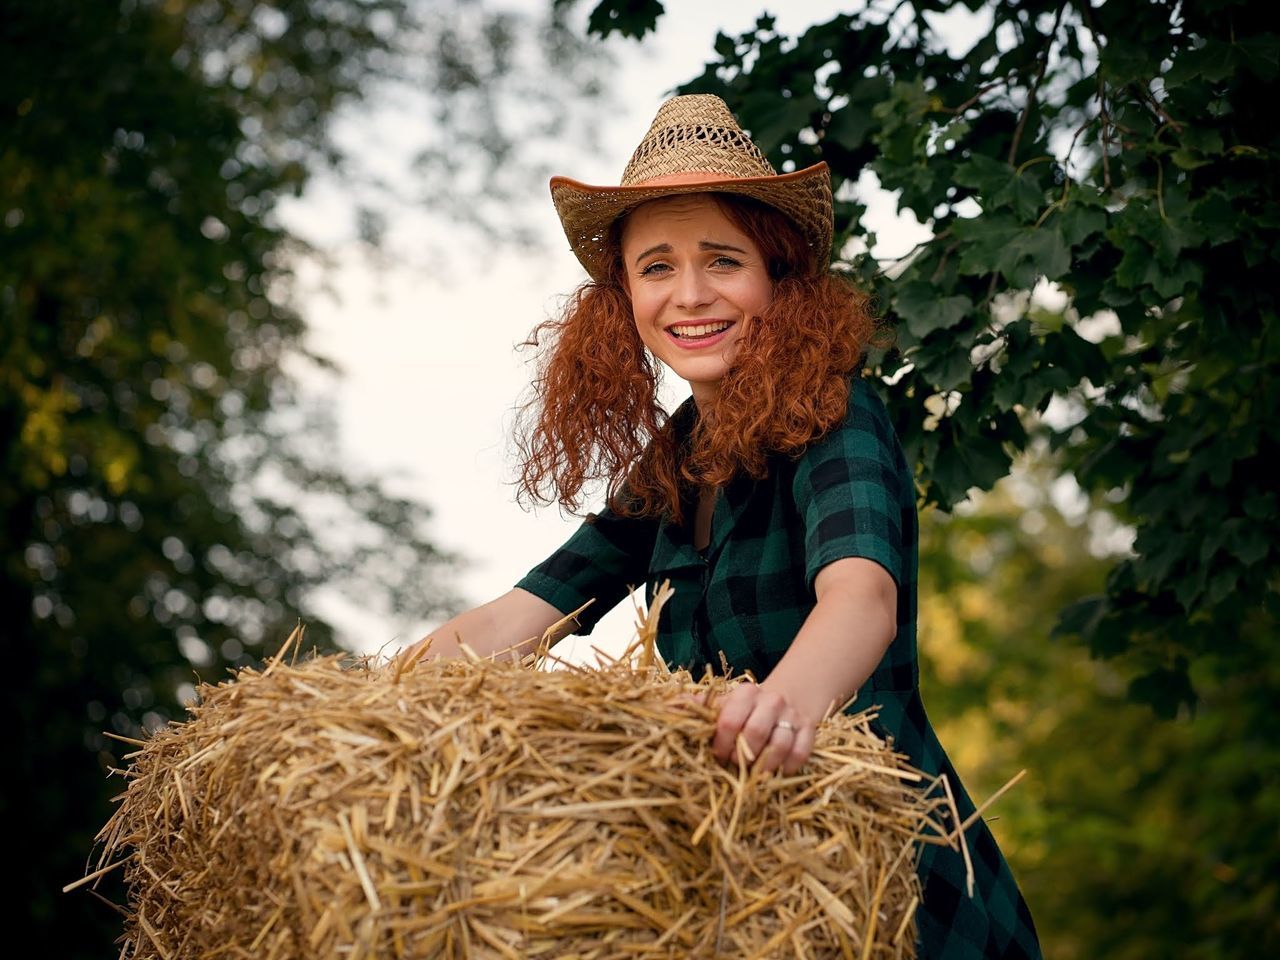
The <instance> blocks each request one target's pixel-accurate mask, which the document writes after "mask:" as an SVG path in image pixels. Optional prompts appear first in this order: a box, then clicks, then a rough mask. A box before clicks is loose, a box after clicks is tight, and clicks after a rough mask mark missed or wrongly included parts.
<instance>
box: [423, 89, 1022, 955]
mask: <svg viewBox="0 0 1280 960" xmlns="http://www.w3.org/2000/svg"><path fill="white" fill-rule="evenodd" d="M551 191H552V197H553V199H554V201H555V204H556V209H557V211H558V213H559V214H560V219H561V223H562V224H563V225H564V228H565V234H566V236H567V237H568V239H569V243H570V245H571V246H572V248H573V250H574V252H575V253H576V254H577V256H578V259H579V260H580V261H581V263H582V264H583V266H584V267H585V268H586V270H587V272H588V273H589V274H590V276H591V279H590V281H589V282H587V283H585V284H583V285H582V286H581V287H580V288H579V289H578V290H577V291H576V293H575V294H574V295H573V296H572V297H571V298H570V299H569V301H568V303H567V304H566V307H565V309H564V311H563V313H562V314H561V316H559V317H558V318H555V319H553V320H550V321H548V322H546V323H544V324H542V325H540V326H539V327H538V328H537V329H536V330H535V331H534V334H533V336H532V337H531V338H530V343H531V344H533V345H541V346H543V347H544V348H545V350H544V353H543V355H542V366H541V368H540V371H539V375H538V377H537V378H536V379H535V381H534V392H535V399H534V402H533V403H532V404H531V405H530V406H529V407H527V408H526V413H527V414H528V416H529V419H528V420H527V421H526V422H525V424H524V432H523V434H522V435H521V437H520V438H519V440H520V443H521V451H522V453H523V455H524V470H523V474H522V487H523V491H524V493H525V495H526V496H528V497H529V498H531V499H534V500H541V501H543V502H556V503H558V504H559V505H560V506H561V507H563V508H567V509H576V508H578V507H580V505H581V503H580V501H581V498H582V491H583V488H584V485H585V484H587V483H588V482H590V481H595V480H603V481H605V482H606V483H607V485H608V502H607V504H606V505H605V508H604V509H603V510H602V511H601V512H600V513H599V515H593V516H590V517H588V518H587V522H585V523H584V524H583V525H582V526H581V527H580V528H579V529H578V531H577V532H576V533H574V535H573V536H572V537H571V538H570V539H569V541H568V542H567V543H566V544H565V545H564V546H563V547H562V548H561V549H560V550H558V551H556V552H555V553H554V554H552V556H550V557H548V558H547V559H546V560H545V561H543V562H542V563H541V564H539V565H538V566H536V567H535V568H534V569H533V570H531V571H530V572H529V573H528V575H526V576H525V577H524V578H523V579H522V580H521V581H520V582H519V583H518V584H517V585H516V587H515V588H514V589H513V590H511V591H509V592H508V593H506V594H504V595H503V596H501V597H499V598H497V599H496V600H493V601H491V602H490V603H487V604H485V605H483V606H481V607H478V608H477V609H475V610H472V611H468V612H466V613H463V614H461V615H460V616H458V617H455V618H454V619H453V620H451V621H449V623H447V624H445V625H444V626H443V627H441V628H440V629H439V630H437V631H436V632H435V638H436V641H437V642H436V643H435V644H434V645H433V647H432V651H431V652H432V654H433V655H436V656H442V655H449V654H451V653H454V652H456V651H457V649H458V644H459V642H460V641H465V642H466V643H467V644H468V645H469V646H470V647H472V648H473V649H474V650H476V651H477V652H479V653H481V654H487V653H491V652H494V651H497V650H501V649H504V648H508V647H517V648H519V649H523V648H524V647H527V646H528V645H530V644H531V643H532V641H529V640H528V639H527V638H529V637H537V636H540V635H541V634H542V633H543V632H544V631H545V630H547V629H550V628H551V627H552V626H553V625H555V624H557V623H567V625H566V626H565V627H564V628H563V629H565V631H566V632H577V633H589V632H590V631H591V629H592V628H593V627H594V625H595V623H596V622H597V621H598V620H599V618H600V617H601V616H602V615H603V614H604V613H605V612H606V611H607V610H609V609H610V608H611V607H613V606H614V605H615V604H617V603H618V601H619V600H621V599H622V598H623V597H624V596H626V595H627V593H628V592H629V588H630V587H631V586H632V585H636V584H640V583H644V584H646V587H647V594H648V597H649V599H650V600H651V601H652V599H653V596H654V592H655V588H656V586H657V585H658V584H660V583H662V582H664V581H668V582H670V584H671V586H672V587H673V589H674V593H673V595H672V596H671V598H670V600H669V601H668V602H667V604H666V606H665V607H663V608H662V613H661V616H660V618H659V621H658V625H657V626H658V630H657V645H658V647H659V650H660V651H661V653H662V655H663V658H664V659H665V661H666V662H667V664H669V665H670V666H672V667H673V668H674V667H683V668H686V669H688V670H690V671H691V672H692V673H693V674H694V675H695V676H700V675H701V674H702V673H703V672H704V671H705V670H708V669H710V670H713V671H721V670H724V669H726V668H728V669H732V670H733V671H734V672H735V673H736V674H742V673H749V674H750V675H751V676H752V677H754V678H756V679H757V680H758V682H757V683H742V684H738V685H736V686H733V687H732V689H731V690H730V691H729V692H728V693H727V694H725V695H724V696H723V698H722V699H721V700H720V702H719V704H718V714H717V719H716V724H715V729H714V732H713V734H712V738H713V739H712V750H713V752H714V754H715V756H716V757H717V758H718V759H719V760H720V761H721V762H723V763H734V762H743V763H749V764H754V765H755V766H756V767H757V769H759V770H762V771H764V772H771V771H782V772H783V773H786V774H792V773H795V772H797V771H799V770H800V768H801V767H802V766H803V765H804V764H805V762H806V761H807V760H808V759H809V756H810V753H811V752H812V748H813V743H814V737H815V732H816V728H817V725H818V724H819V723H820V722H822V720H823V718H824V717H825V716H827V715H828V713H830V712H831V711H832V710H834V709H838V708H840V707H841V706H844V705H847V706H846V708H847V709H849V710H853V711H858V710H863V709H872V708H874V709H875V710H876V711H877V713H878V716H877V717H876V719H875V720H874V721H873V724H874V728H875V729H876V731H877V732H878V733H879V734H880V735H881V736H883V737H885V738H886V739H889V740H891V741H892V743H893V745H894V748H895V749H897V750H899V751H901V752H903V753H905V754H906V755H907V756H908V758H909V759H910V761H911V763H912V764H913V765H914V766H915V767H917V768H918V769H921V770H923V771H925V772H927V773H928V774H930V775H932V776H936V777H939V778H941V779H942V781H943V782H945V783H946V784H947V791H948V792H949V793H951V792H954V795H955V799H956V804H957V808H958V811H959V815H960V817H961V819H962V820H964V819H972V820H973V821H974V823H973V826H972V828H971V829H970V830H969V832H968V834H967V836H966V838H965V842H966V843H967V844H968V846H969V849H968V850H965V851H963V852H962V851H957V850H953V849H950V848H945V847H940V846H935V845H931V844H926V845H924V846H923V847H922V849H921V853H920V857H919V860H918V863H917V867H918V871H919V874H920V879H921V884H922V888H923V899H922V902H921V905H920V909H919V911H918V913H917V935H918V941H919V954H920V955H921V956H926V957H934V958H936V957H948V958H950V957H966V958H968V957H979V956H992V957H994V956H999V957H1010V958H1018V957H1022V958H1032V957H1038V956H1039V947H1038V944H1037V942H1036V936H1035V929H1034V925H1033V924H1032V921H1031V917H1030V914H1029V913H1028V911H1027V908H1026V904H1025V903H1024V902H1023V900H1022V896H1021V894H1020V893H1019V891H1018V887H1017V884H1016V883H1015V882H1014V879H1013V876H1012V874H1011V873H1010V871H1009V867H1008V865H1007V864H1006V863H1005V861H1004V858H1003V857H1002V856H1001V854H1000V851H999V849H998V848H997V847H996V844H995V840H994V839H993V837H992V835H991V833H990V831H989V830H988V829H987V827H986V824H985V823H983V822H982V820H981V818H980V817H978V816H977V814H976V813H975V808H974V805H973V803H972V801H971V800H970V798H969V796H968V794H967V793H966V792H965V790H964V788H963V786H962V785H961V784H960V782H959V779H958V778H957V777H956V773H955V770H954V768H953V767H952V765H951V761H950V760H949V759H948V757H947V755H946V753H945V751H944V750H943V749H942V746H941V744H940V743H939V742H938V740H937V737H936V735H935V734H934V731H933V727H932V725H931V724H930V722H929V719H928V717H927V715H926V714H925V711H924V705H923V703H922V701H921V699H920V691H919V671H918V667H917V657H916V568H917V549H918V546H917V541H918V535H917V520H916V491H915V486H914V480H913V472H912V469H911V466H910V465H909V464H908V462H907V460H906V457H905V456H904V454H903V450H902V447H901V445H900V444H899V442H898V438H897V436H896V435H895V433H894V430H893V426H892V423H891V421H890V419H889V415H888V412H887V410H886V409H885V407H884V404H883V403H882V401H881V400H880V397H879V395H878V394H877V392H876V391H875V390H874V389H873V388H872V387H871V385H870V384H869V383H868V382H867V381H866V380H864V379H862V378H861V376H860V373H861V365H862V363H863V359H864V355H865V351H866V348H867V347H868V345H869V344H870V343H871V341H872V340H873V338H874V337H875V335H876V326H875V323H874V321H873V320H872V318H871V316H870V314H869V312H868V310H867V301H866V297H865V296H864V295H863V294H862V293H861V292H859V291H858V290H857V289H855V288H854V287H853V286H852V285H851V284H850V283H848V282H847V281H846V280H845V279H844V278H842V277H840V276H838V275H836V274H834V273H833V272H831V271H830V270H829V268H828V259H829V256H830V245H831V188H830V178H829V176H828V173H827V169H826V166H825V164H817V165H816V166H813V167H809V168H807V169H805V170H800V171H797V172H795V173H790V174H783V175H777V174H775V173H774V172H773V169H772V167H770V166H769V164H768V162H767V161H766V160H765V158H764V157H763V156H762V155H761V154H760V152H759V150H757V149H756V147H755V145H754V144H752V143H751V140H750V138H749V137H747V135H746V134H745V133H743V131H742V130H740V129H739V128H738V126H737V123H736V121H735V120H734V118H733V116H732V115H731V114H730V113H729V111H728V108H727V107H726V105H725V104H724V103H723V101H721V100H719V99H718V98H716V97H710V96H688V97H677V98H675V99H674V100H670V101H668V102H667V103H666V104H664V105H663V107H662V108H661V110H660V111H659V113H658V116H657V118H656V119H655V120H654V123H653V126H652V127H651V128H650V130H649V133H648V135H647V136H646V137H645V139H644V140H643V141H642V142H641V144H640V146H639V147H638V148H637V150H636V152H635V154H634V155H633V156H632V159H631V162H630V164H628V166H627V170H626V172H625V173H624V174H623V177H622V184H621V185H620V186H618V187H594V186H588V185H585V184H580V183H577V182H575V181H572V180H566V179H564V178H555V179H553V180H552V183H551ZM658 361H661V362H662V363H665V364H666V365H667V366H669V367H670V368H671V369H672V370H673V371H674V372H675V373H676V375H677V376H679V377H681V378H682V379H684V380H686V381H687V382H688V383H689V385H690V389H691V393H692V396H691V397H690V399H689V400H688V401H687V402H686V403H684V404H683V405H681V406H680V407H679V408H678V409H677V410H676V411H674V412H673V413H672V414H671V415H670V416H668V415H667V413H666V412H665V411H664V410H663V409H662V408H661V406H660V405H659V404H658V401H657V385H658V384H657V381H658V376H657V371H658V369H659V366H658ZM588 601H595V603H594V605H593V606H591V607H590V608H589V609H588V610H587V611H586V612H583V613H580V614H579V616H578V618H577V619H576V620H574V619H572V618H569V616H568V615H569V614H571V613H572V612H574V611H576V610H578V609H579V608H580V607H582V606H583V604H584V603H586V602H588Z"/></svg>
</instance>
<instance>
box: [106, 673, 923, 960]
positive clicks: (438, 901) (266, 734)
mask: <svg viewBox="0 0 1280 960" xmlns="http://www.w3.org/2000/svg"><path fill="white" fill-rule="evenodd" d="M403 666H404V665H403V664H395V663H393V664H387V665H381V666H379V665H372V664H370V663H367V662H366V663H363V664H356V665H354V666H353V665H352V664H350V663H344V661H343V659H342V658H340V657H323V658H314V659H309V660H305V661H303V662H298V663H295V664H293V665H290V664H287V663H284V662H282V661H281V658H280V657H277V659H276V661H274V662H272V663H271V664H270V665H269V666H268V667H267V668H266V669H264V670H262V671H257V670H252V669H250V670H243V671H241V672H240V673H239V674H238V675H237V676H235V677H234V678H233V679H232V680H229V681H227V682H224V683H221V684H219V685H217V686H205V687H203V688H202V689H201V691H200V698H201V701H200V703H199V704H198V705H197V706H193V707H192V708H191V711H190V714H191V715H190V719H189V720H187V721H186V722H184V723H181V724H175V725H172V726H170V727H169V728H168V729H165V730H163V731H161V732H159V733H157V734H156V735H155V736H154V737H153V738H151V739H150V740H149V741H147V742H146V743H145V745H143V746H141V748H140V749H138V750H137V751H136V752H135V753H133V754H131V755H130V757H129V760H130V765H129V769H128V771H127V775H128V778H129V783H128V788H127V790H126V791H125V792H124V794H123V796H122V798H121V802H120V806H119V808H118V809H117V811H116V813H115V815H114V816H113V817H112V819H111V821H110V822H109V823H108V824H107V826H106V827H105V828H104V830H103V832H102V834H101V835H100V838H99V839H100V840H101V841H102V842H103V844H104V849H103V856H102V859H101V861H100V862H101V864H103V865H107V866H104V867H103V870H105V869H109V865H110V864H111V863H113V862H116V863H123V869H124V871H125V875H126V881H127V886H128V889H129V903H128V905H127V913H128V920H127V923H126V932H125V936H124V949H123V951H122V953H121V956H122V957H129V958H152V957H155V958H166V960H180V958H191V960H197V958H198V960H212V958H223V957H255V958H282V960H283V958H312V957H315V958H319V957H336V956H343V957H351V958H358V957H369V958H372V957H378V958H392V957H394V958H402V957H509V958H521V957H556V958H565V957H578V958H613V957H617V958H623V957H626V958H636V957H688V956H717V955H719V956H726V957H775V956H803V957H828V956H829V957H860V958H867V957H910V956H912V955H913V954H914V930H913V923H912V914H913V912H914V909H915V906H916V904H917V903H918V898H919V889H918V880H917V878H916V873H915V869H914V859H915V858H914V852H915V843H916V841H917V840H919V839H925V840H933V841H935V842H939V841H941V840H942V839H943V838H944V835H945V831H944V830H943V829H942V826H941V824H942V823H943V822H945V820H946V819H947V807H946V801H945V798H944V796H943V794H941V793H940V792H939V791H937V790H931V789H930V787H932V786H936V785H932V784H929V783H926V782H925V781H924V780H923V778H922V777H921V776H920V775H919V774H918V773H917V772H916V771H914V770H912V769H910V768H909V767H908V766H907V764H906V762H905V760H904V759H903V758H902V757H901V756H900V755H898V754H896V753H894V752H893V751H892V749H890V747H888V746H886V744H885V743H884V742H883V741H881V740H880V739H879V738H878V737H877V736H876V735H875V734H874V733H873V732H872V731H871V729H870V728H869V726H868V716H867V715H860V716H846V715H843V714H837V715H836V716H834V717H832V718H830V719H829V720H827V721H826V722H824V723H823V724H822V725H821V726H820V728H819V731H818V737H817V743H816V746H815V749H814V751H813V755H812V758H811V759H810V760H809V762H808V763H807V764H806V765H805V768H804V770H803V771H802V772H801V773H800V774H798V775H796V776H790V777H786V776H780V775H776V776H763V775H759V774H756V773H752V772H751V771H750V770H749V769H748V768H746V767H739V768H737V769H726V768H724V767H721V766H720V765H719V764H717V763H716V762H715V760H714V758H713V757H712V755H711V752H710V739H711V732H712V730H713V727H714V718H715V710H714V709H713V708H712V707H710V706H708V705H707V703H708V701H709V699H710V698H711V697H712V696H714V695H715V694H717V693H719V692H722V691H723V690H724V689H725V687H726V684H727V683H729V682H731V681H725V680H724V679H721V678H713V677H710V676H708V677H706V678H703V679H702V680H699V681H695V680H694V679H693V678H691V677H690V676H689V675H688V674H687V673H684V672H676V673H669V672H667V671H666V670H665V669H664V668H662V667H661V666H660V665H659V666H647V667H643V668H640V669H635V668H633V667H632V666H630V665H628V664H627V663H625V662H617V663H603V664H601V665H600V666H599V668H598V669H591V670H588V669H565V670H554V671H540V670H536V669H530V668H529V664H528V663H525V664H524V665H522V664H520V663H515V662H511V661H503V660H481V659H472V660H465V659H463V660H433V661H428V662H424V663H420V664H418V665H416V667H414V668H413V669H411V670H409V671H403Z"/></svg>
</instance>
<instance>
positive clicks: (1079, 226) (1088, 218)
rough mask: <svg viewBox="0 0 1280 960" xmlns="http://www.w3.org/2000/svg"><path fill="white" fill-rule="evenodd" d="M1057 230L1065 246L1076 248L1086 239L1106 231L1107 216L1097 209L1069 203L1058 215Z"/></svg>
mask: <svg viewBox="0 0 1280 960" xmlns="http://www.w3.org/2000/svg"><path fill="white" fill-rule="evenodd" d="M1058 229H1059V230H1060V231H1061V232H1062V238H1063V240H1064V241H1065V242H1066V244H1067V246H1070V247H1075V246H1078V245H1079V244H1080V243H1081V242H1082V241H1084V240H1085V239H1086V238H1087V237H1091V236H1093V235H1094V234H1096V233H1102V232H1103V231H1104V230H1106V229H1107V215H1106V213H1105V212H1104V211H1102V210H1100V209H1098V208H1097V207H1091V206H1084V205H1083V204H1079V203H1069V204H1068V205H1067V207H1066V209H1065V210H1063V211H1062V212H1061V213H1059V214H1058Z"/></svg>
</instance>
